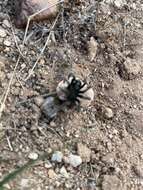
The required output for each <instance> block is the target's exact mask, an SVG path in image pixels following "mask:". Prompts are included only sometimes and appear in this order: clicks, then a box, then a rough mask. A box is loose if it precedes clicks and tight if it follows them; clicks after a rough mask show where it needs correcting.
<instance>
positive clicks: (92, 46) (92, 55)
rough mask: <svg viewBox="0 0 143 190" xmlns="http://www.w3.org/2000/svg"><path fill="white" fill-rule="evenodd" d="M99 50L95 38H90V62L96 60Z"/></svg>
mask: <svg viewBox="0 0 143 190" xmlns="http://www.w3.org/2000/svg"><path fill="white" fill-rule="evenodd" d="M97 48H98V43H97V41H96V40H95V38H94V37H91V38H90V41H89V42H88V51H89V58H90V61H93V60H94V58H95V57H96V54H97Z"/></svg>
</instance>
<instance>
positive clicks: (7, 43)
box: [3, 40, 11, 47]
mask: <svg viewBox="0 0 143 190" xmlns="http://www.w3.org/2000/svg"><path fill="white" fill-rule="evenodd" d="M3 43H4V45H5V46H7V47H9V46H11V41H9V40H4V42H3Z"/></svg>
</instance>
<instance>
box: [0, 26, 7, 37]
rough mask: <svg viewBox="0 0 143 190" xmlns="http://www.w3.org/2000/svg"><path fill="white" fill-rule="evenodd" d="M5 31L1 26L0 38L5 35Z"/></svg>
mask: <svg viewBox="0 0 143 190" xmlns="http://www.w3.org/2000/svg"><path fill="white" fill-rule="evenodd" d="M6 35H7V34H6V31H5V30H4V29H3V28H2V27H0V37H1V38H4V37H6Z"/></svg>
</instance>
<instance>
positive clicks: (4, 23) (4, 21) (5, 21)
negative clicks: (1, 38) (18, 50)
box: [3, 19, 11, 28]
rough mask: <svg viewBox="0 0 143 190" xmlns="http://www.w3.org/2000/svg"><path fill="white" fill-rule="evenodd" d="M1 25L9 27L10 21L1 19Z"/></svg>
mask: <svg viewBox="0 0 143 190" xmlns="http://www.w3.org/2000/svg"><path fill="white" fill-rule="evenodd" d="M3 25H4V26H6V27H8V28H10V27H11V26H10V23H9V21H8V20H6V19H5V20H3Z"/></svg>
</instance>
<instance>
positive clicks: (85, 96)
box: [57, 74, 94, 105]
mask: <svg viewBox="0 0 143 190" xmlns="http://www.w3.org/2000/svg"><path fill="white" fill-rule="evenodd" d="M57 95H58V97H59V99H60V100H62V101H67V102H69V104H70V105H75V104H78V105H79V104H81V103H83V102H86V103H87V102H88V103H89V101H90V102H91V100H93V97H94V92H93V90H92V89H91V87H88V85H87V83H86V82H85V81H83V80H80V79H78V78H76V77H75V76H74V75H73V74H69V76H68V78H67V79H65V80H63V81H61V82H60V83H59V84H58V86H57Z"/></svg>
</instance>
